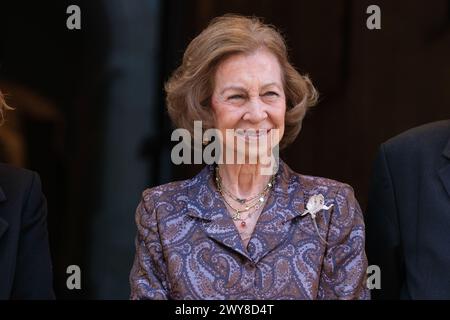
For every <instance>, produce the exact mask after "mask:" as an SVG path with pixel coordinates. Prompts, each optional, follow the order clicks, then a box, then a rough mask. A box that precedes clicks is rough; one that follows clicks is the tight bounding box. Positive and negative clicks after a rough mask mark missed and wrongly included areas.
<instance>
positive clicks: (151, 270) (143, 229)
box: [130, 190, 169, 300]
mask: <svg viewBox="0 0 450 320" xmlns="http://www.w3.org/2000/svg"><path fill="white" fill-rule="evenodd" d="M136 226H137V236H136V240H135V244H136V254H135V258H134V263H133V267H132V269H131V273H130V286H131V296H130V299H132V300H140V299H151V300H164V299H168V298H169V295H168V283H167V279H166V265H165V261H164V257H163V253H162V246H161V240H160V236H159V230H158V223H157V217H156V208H155V206H154V199H153V197H152V194H151V191H149V190H147V191H144V193H143V199H142V200H141V202H140V203H139V205H138V207H137V209H136Z"/></svg>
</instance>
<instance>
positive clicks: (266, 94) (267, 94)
mask: <svg viewBox="0 0 450 320" xmlns="http://www.w3.org/2000/svg"><path fill="white" fill-rule="evenodd" d="M264 95H265V96H273V97H275V96H278V93H276V92H275V91H269V92H266V93H264Z"/></svg>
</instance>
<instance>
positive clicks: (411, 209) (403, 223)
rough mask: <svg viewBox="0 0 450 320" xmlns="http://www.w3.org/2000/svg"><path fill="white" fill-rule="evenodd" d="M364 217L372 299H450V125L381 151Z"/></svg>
mask: <svg viewBox="0 0 450 320" xmlns="http://www.w3.org/2000/svg"><path fill="white" fill-rule="evenodd" d="M366 218H367V220H366V228H367V255H368V259H369V264H376V265H379V266H380V268H381V288H382V289H381V290H372V297H374V298H385V299H386V298H387V299H398V298H402V299H450V120H446V121H439V122H435V123H432V124H427V125H424V126H421V127H418V128H415V129H412V130H409V131H407V132H405V133H403V134H401V135H399V136H397V137H395V138H393V139H391V140H389V141H387V142H386V143H384V144H383V145H382V146H381V148H380V151H379V154H378V157H377V159H376V161H375V167H374V171H373V178H372V185H371V189H370V194H369V204H368V210H367V215H366Z"/></svg>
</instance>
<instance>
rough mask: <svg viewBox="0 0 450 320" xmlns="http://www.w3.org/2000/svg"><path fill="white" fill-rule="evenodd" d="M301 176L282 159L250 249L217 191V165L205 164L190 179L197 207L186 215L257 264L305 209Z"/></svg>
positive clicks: (191, 194) (276, 244)
mask: <svg viewBox="0 0 450 320" xmlns="http://www.w3.org/2000/svg"><path fill="white" fill-rule="evenodd" d="M304 189H305V188H303V187H302V181H300V178H299V175H297V174H294V172H293V171H292V170H291V169H290V168H289V167H288V166H287V165H286V164H285V163H284V162H282V161H281V160H280V162H279V167H278V171H277V173H276V175H275V181H274V187H273V189H272V191H271V193H270V195H269V198H268V199H267V201H266V204H265V207H264V210H263V213H262V214H261V216H260V217H259V219H258V222H257V224H256V227H255V230H254V232H253V235H252V238H251V239H250V241H249V245H248V250H246V249H245V248H244V246H243V244H242V241H241V239H240V236H239V233H238V231H237V229H236V227H235V225H234V222H233V220H232V219H231V217H230V214H229V212H228V210H227V208H226V207H225V204H224V203H223V200H222V197H221V195H220V193H219V192H218V191H217V188H216V185H215V181H214V167H213V166H207V167H205V168H204V169H203V170H202V171H201V172H200V173H199V174H198V175H197V176H196V177H194V178H193V179H192V180H191V187H190V188H189V191H188V192H189V198H191V199H194V206H192V207H190V208H188V212H187V214H188V215H189V216H191V217H194V218H199V219H201V224H202V227H203V229H204V231H205V232H206V233H207V235H208V236H209V237H210V238H212V239H214V240H215V241H217V242H219V243H221V244H223V245H225V246H227V247H229V248H231V249H233V250H234V251H237V252H239V253H240V254H241V255H243V256H245V257H247V258H248V259H250V260H252V261H254V262H255V263H256V262H258V261H259V260H260V259H262V258H263V257H264V256H265V255H267V254H268V253H269V252H270V251H272V250H273V249H275V248H276V247H277V246H279V245H280V244H281V243H282V242H283V241H284V240H285V239H286V238H287V237H288V235H289V230H290V226H291V220H293V219H294V218H296V217H298V216H299V215H300V214H301V213H302V212H304V210H305V196H304Z"/></svg>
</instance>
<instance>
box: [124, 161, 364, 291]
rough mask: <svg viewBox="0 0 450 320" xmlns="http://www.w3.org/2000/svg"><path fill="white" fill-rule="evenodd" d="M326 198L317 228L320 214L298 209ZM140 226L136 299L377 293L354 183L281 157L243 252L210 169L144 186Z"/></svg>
mask: <svg viewBox="0 0 450 320" xmlns="http://www.w3.org/2000/svg"><path fill="white" fill-rule="evenodd" d="M319 194H322V195H323V196H324V198H325V199H324V201H325V204H326V205H327V206H328V205H333V206H332V207H331V208H330V209H329V210H321V211H319V212H317V216H316V221H317V229H316V228H315V226H314V221H313V218H312V217H311V216H310V215H305V216H302V215H301V214H302V213H303V212H304V211H305V210H306V207H307V203H308V200H309V199H310V198H311V197H312V196H314V195H319ZM136 223H137V227H138V235H137V238H136V258H135V261H134V265H133V268H132V270H131V274H130V283H131V298H132V299H183V300H186V299H196V300H204V299H220V300H242V299H244V300H245V299H265V300H266V299H368V298H369V296H370V293H369V291H368V289H367V287H366V281H365V280H366V268H367V259H366V255H365V250H364V221H363V216H362V213H361V210H360V208H359V205H358V202H357V201H356V199H355V196H354V194H353V189H352V188H351V187H350V186H349V185H346V184H343V183H340V182H337V181H333V180H330V179H325V178H319V177H311V176H305V175H300V174H297V173H295V172H294V171H292V170H291V169H290V168H289V167H288V166H287V165H286V164H284V163H283V162H282V161H280V167H279V170H278V173H277V174H276V177H275V181H274V186H273V189H272V190H271V192H270V195H269V197H268V199H267V202H266V203H265V206H264V209H263V212H262V213H261V216H260V217H259V219H258V222H257V224H256V227H255V230H254V232H253V234H252V237H251V239H250V241H249V244H248V246H247V247H246V248H245V247H244V245H243V243H242V241H241V239H240V236H239V234H238V232H237V229H236V227H235V225H234V222H233V220H232V219H231V216H230V214H229V212H228V210H227V208H226V207H225V204H224V202H223V200H222V197H221V195H220V193H219V192H218V191H217V188H216V185H215V182H214V167H213V166H207V167H205V168H204V169H203V170H202V171H201V172H200V173H199V174H198V175H197V176H196V177H194V178H192V179H189V180H185V181H181V182H180V181H178V182H173V183H169V184H165V185H162V186H158V187H155V188H152V189H148V190H146V191H145V192H144V194H143V198H142V201H141V203H140V205H139V206H138V209H137V211H136ZM319 234H320V236H319ZM320 237H322V238H324V239H326V241H327V243H324V241H322V240H321V239H320Z"/></svg>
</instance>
